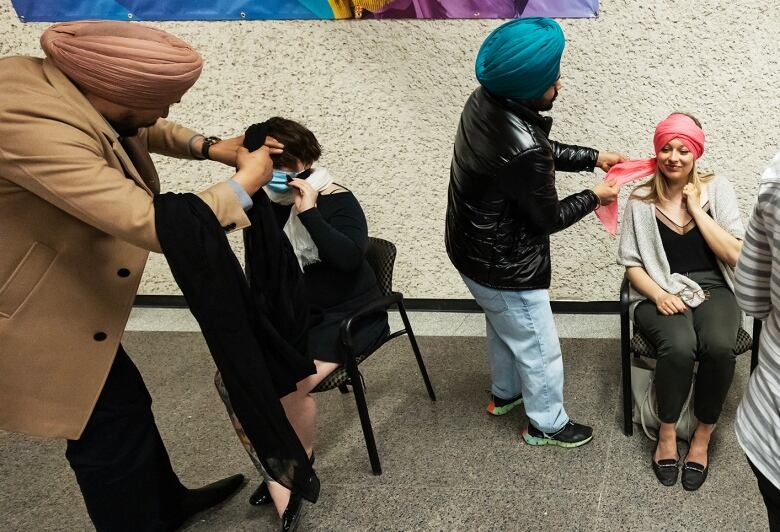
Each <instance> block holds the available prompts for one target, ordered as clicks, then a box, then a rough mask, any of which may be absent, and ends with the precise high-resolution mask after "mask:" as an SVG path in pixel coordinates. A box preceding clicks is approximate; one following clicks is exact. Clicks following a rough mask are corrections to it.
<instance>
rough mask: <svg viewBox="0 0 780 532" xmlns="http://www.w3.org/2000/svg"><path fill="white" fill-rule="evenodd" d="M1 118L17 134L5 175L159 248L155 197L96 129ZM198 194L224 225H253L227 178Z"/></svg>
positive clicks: (0, 160)
mask: <svg viewBox="0 0 780 532" xmlns="http://www.w3.org/2000/svg"><path fill="white" fill-rule="evenodd" d="M0 123H1V124H2V125H0V134H2V135H3V136H5V135H13V136H14V138H15V142H13V143H4V145H3V146H2V147H0V172H2V176H3V177H4V178H6V179H8V180H9V181H11V182H13V183H15V184H17V185H18V186H20V187H22V188H25V189H26V190H29V191H30V192H32V193H33V194H35V195H37V196H39V197H40V198H42V199H43V200H45V201H47V202H49V203H51V204H52V205H54V206H56V207H57V208H59V209H61V210H63V211H65V212H67V213H68V214H70V215H71V216H74V217H75V218H78V219H79V220H81V221H83V222H84V223H87V224H89V225H91V226H93V227H95V228H97V229H99V230H100V231H103V232H105V233H108V234H110V235H113V236H115V237H117V238H120V239H122V240H125V241H127V242H130V243H131V244H133V245H136V246H138V247H140V248H143V249H147V250H150V251H157V252H159V251H160V243H159V241H158V239H157V232H156V229H155V222H154V205H153V203H152V197H151V196H150V195H149V194H148V193H147V192H146V191H145V190H144V189H142V188H141V187H140V186H138V185H137V184H136V183H135V181H133V180H132V179H129V178H127V177H126V176H125V174H124V172H122V171H120V170H118V169H116V168H114V167H112V166H110V165H109V164H108V161H106V159H105V156H104V154H103V153H102V147H101V145H100V143H99V141H98V140H96V139H95V138H94V137H93V136H91V134H90V133H92V132H91V131H90V132H88V131H86V130H85V129H84V128H82V127H80V126H79V125H78V124H75V123H67V122H66V121H64V120H58V119H53V118H51V117H50V116H43V114H42V113H33V112H31V113H29V114H27V115H26V116H22V117H20V116H18V115H17V114H15V115H14V116H0ZM42 137H44V138H45V141H44V142H42V141H41V138H42ZM183 137H184V135H179V138H183ZM199 196H200V197H201V198H202V199H203V201H205V202H206V204H208V205H209V207H210V208H211V209H212V210H213V211H214V213H215V215H216V217H217V219H218V220H219V221H220V224H221V225H222V226H223V227H226V228H227V229H230V230H233V229H241V228H243V227H246V226H247V225H249V220H248V218H247V217H246V214H245V213H244V210H243V209H242V208H241V203H240V202H239V200H238V197H237V196H236V194H235V192H234V191H233V189H232V188H231V187H230V185H228V183H226V182H223V183H219V184H216V185H214V186H212V187H209V188H207V189H206V190H204V191H203V192H201V193H200V194H199Z"/></svg>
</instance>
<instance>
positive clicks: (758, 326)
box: [750, 318, 763, 373]
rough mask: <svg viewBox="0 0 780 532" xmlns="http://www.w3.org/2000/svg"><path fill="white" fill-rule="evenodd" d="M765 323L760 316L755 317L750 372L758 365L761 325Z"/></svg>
mask: <svg viewBox="0 0 780 532" xmlns="http://www.w3.org/2000/svg"><path fill="white" fill-rule="evenodd" d="M762 326H763V323H761V320H759V319H758V318H753V346H752V347H751V349H750V373H753V370H754V369H756V366H758V345H759V341H760V339H761V327H762Z"/></svg>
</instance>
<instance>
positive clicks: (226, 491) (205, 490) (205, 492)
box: [165, 475, 244, 530]
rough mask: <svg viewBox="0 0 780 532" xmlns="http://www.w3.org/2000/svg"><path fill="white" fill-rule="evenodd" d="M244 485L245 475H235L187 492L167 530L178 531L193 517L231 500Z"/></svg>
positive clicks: (169, 520) (167, 524) (167, 523)
mask: <svg viewBox="0 0 780 532" xmlns="http://www.w3.org/2000/svg"><path fill="white" fill-rule="evenodd" d="M243 484H244V475H233V476H232V477H227V478H223V479H222V480H218V481H216V482H212V483H211V484H208V485H207V486H203V487H202V488H198V489H194V490H187V493H186V494H185V495H184V499H182V502H181V507H180V509H179V511H178V512H177V513H176V515H175V517H172V518H171V519H168V520H167V522H166V524H165V528H166V529H167V530H176V529H177V528H179V527H180V526H181V525H183V524H184V522H185V521H187V520H188V519H189V518H190V517H192V516H193V515H195V514H197V513H199V512H202V511H204V510H207V509H209V508H211V507H213V506H216V505H218V504H220V503H221V502H224V501H226V500H227V499H229V498H230V497H231V496H232V495H233V494H234V493H235V492H236V491H238V489H239V488H240V487H241V486H242V485H243Z"/></svg>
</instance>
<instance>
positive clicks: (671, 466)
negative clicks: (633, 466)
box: [650, 451, 680, 486]
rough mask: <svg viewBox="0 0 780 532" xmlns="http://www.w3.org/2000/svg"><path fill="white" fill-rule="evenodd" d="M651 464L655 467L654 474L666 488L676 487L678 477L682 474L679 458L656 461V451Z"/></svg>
mask: <svg viewBox="0 0 780 532" xmlns="http://www.w3.org/2000/svg"><path fill="white" fill-rule="evenodd" d="M650 464H651V465H652V466H653V473H655V478H657V479H658V482H660V483H661V484H663V485H664V486H674V485H675V484H676V483H677V475H678V474H679V473H680V459H679V458H664V459H663V460H659V461H657V462H656V461H655V451H653V454H652V455H650Z"/></svg>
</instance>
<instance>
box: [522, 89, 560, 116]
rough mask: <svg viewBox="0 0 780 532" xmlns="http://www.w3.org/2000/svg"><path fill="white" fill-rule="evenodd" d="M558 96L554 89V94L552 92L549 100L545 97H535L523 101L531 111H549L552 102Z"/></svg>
mask: <svg viewBox="0 0 780 532" xmlns="http://www.w3.org/2000/svg"><path fill="white" fill-rule="evenodd" d="M556 98H558V91H557V90H556V91H555V94H553V97H552V98H550V99H549V100H547V99H545V98H537V99H535V100H526V101H524V102H523V103H524V104H525V106H526V107H528V108H529V109H531V110H533V111H537V112H541V111H549V110H551V109H552V108H553V102H554V101H555V100H556Z"/></svg>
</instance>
